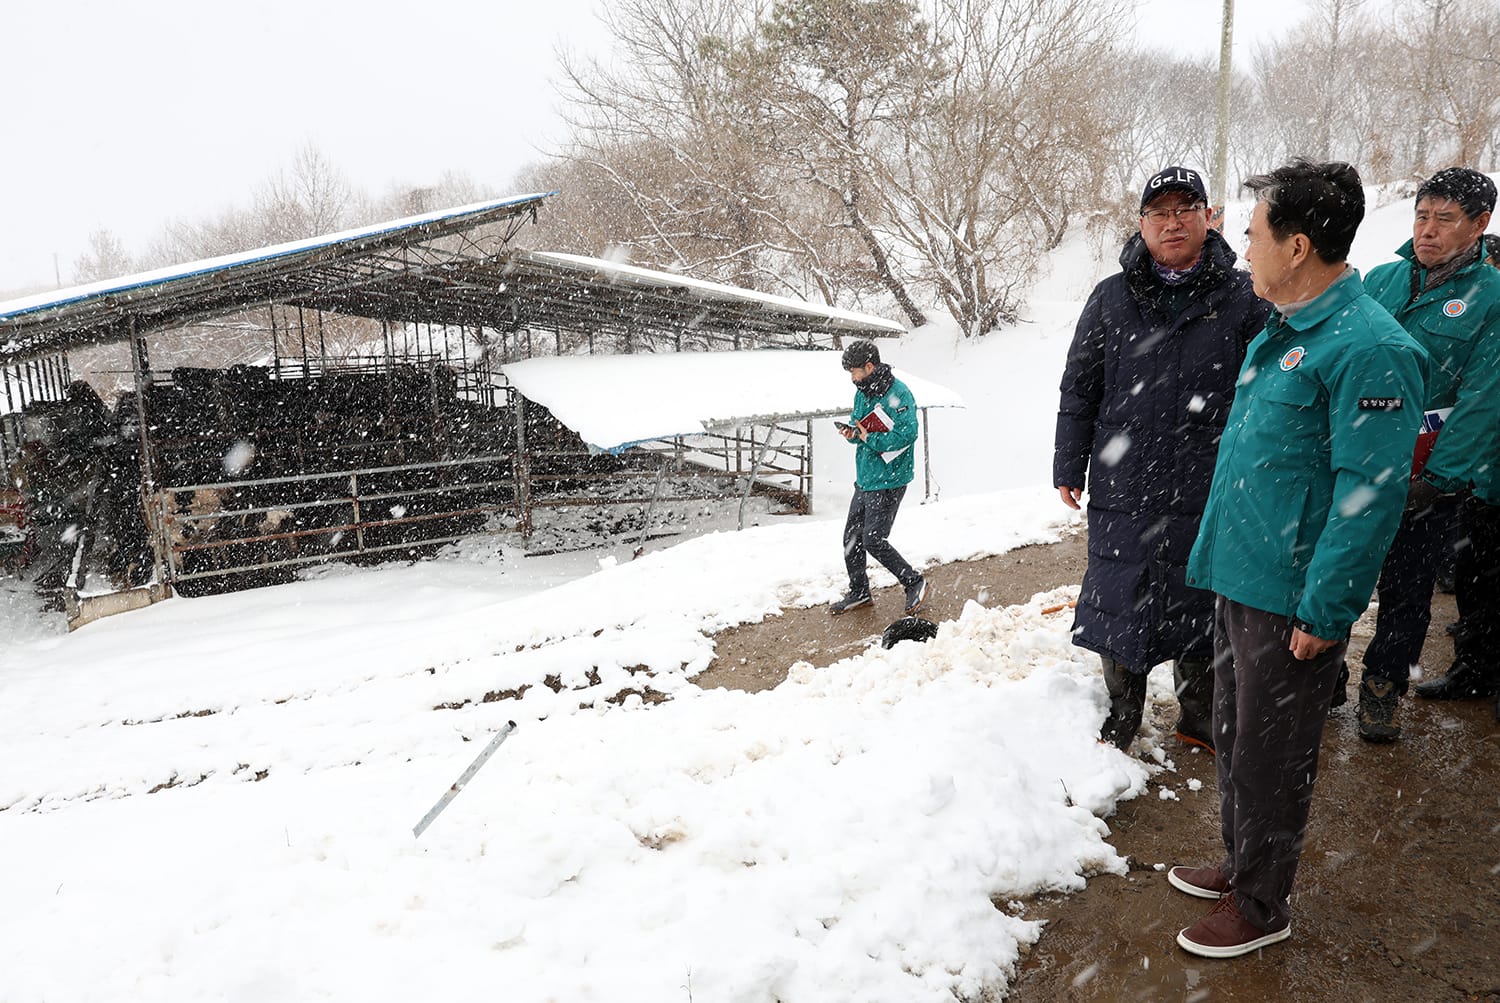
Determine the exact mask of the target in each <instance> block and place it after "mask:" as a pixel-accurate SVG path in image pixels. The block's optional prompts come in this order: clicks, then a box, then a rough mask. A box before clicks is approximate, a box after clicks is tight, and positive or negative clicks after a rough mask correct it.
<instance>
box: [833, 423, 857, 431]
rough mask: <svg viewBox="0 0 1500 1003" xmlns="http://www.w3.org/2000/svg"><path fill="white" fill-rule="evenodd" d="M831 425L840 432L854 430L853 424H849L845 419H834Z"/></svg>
mask: <svg viewBox="0 0 1500 1003" xmlns="http://www.w3.org/2000/svg"><path fill="white" fill-rule="evenodd" d="M833 427H834V428H836V429H838V430H839V431H840V432H852V431H854V426H853V425H851V424H849V423H848V422H847V421H835V422H834V423H833Z"/></svg>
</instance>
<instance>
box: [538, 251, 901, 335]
mask: <svg viewBox="0 0 1500 1003" xmlns="http://www.w3.org/2000/svg"><path fill="white" fill-rule="evenodd" d="M529 257H530V258H532V259H533V260H536V261H539V262H546V263H548V264H550V265H552V266H553V267H555V268H560V269H568V270H575V271H578V272H582V273H588V274H593V275H597V276H599V277H601V278H603V279H605V280H606V281H609V282H611V283H617V284H621V285H626V286H633V287H636V288H640V289H662V288H668V289H677V290H680V291H684V292H689V293H691V292H696V293H698V294H699V295H700V296H701V297H702V299H703V301H704V302H705V303H706V302H709V301H711V300H713V299H727V300H732V301H739V302H741V303H744V304H747V305H751V306H756V307H759V308H761V309H762V310H765V311H767V312H772V313H784V314H787V315H789V316H792V317H805V318H810V319H816V320H818V321H820V322H821V323H822V324H823V325H825V326H827V327H828V328H831V329H836V328H839V327H841V326H843V327H845V328H846V329H848V330H851V331H857V332H858V333H859V334H861V335H864V336H866V337H869V336H872V335H874V336H879V335H882V334H883V335H885V336H887V337H893V338H894V337H899V336H901V335H902V334H905V333H906V329H905V328H903V327H902V326H901V325H900V324H898V323H896V322H895V321H893V320H886V319H885V318H883V317H876V316H873V315H871V314H867V313H856V312H855V311H853V310H842V309H840V308H838V307H831V306H816V305H814V304H812V303H807V302H805V301H803V300H796V299H791V298H790V297H786V296H775V295H772V294H771V293H762V292H756V291H755V290H753V289H741V288H739V287H737V286H727V285H723V284H722V283H718V282H709V281H706V280H704V279H695V278H692V277H690V276H687V275H678V274H676V273H675V272H662V271H656V270H653V269H650V268H639V267H637V266H635V265H629V264H624V263H622V262H618V261H611V260H607V259H605V258H587V257H583V256H582V255H578V254H559V253H557V252H554V251H536V252H533V253H531V254H530V255H529Z"/></svg>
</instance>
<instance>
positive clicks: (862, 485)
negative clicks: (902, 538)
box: [828, 340, 927, 616]
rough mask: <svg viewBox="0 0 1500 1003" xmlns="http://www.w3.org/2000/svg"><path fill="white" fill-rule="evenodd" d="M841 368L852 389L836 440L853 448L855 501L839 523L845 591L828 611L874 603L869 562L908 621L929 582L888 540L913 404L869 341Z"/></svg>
mask: <svg viewBox="0 0 1500 1003" xmlns="http://www.w3.org/2000/svg"><path fill="white" fill-rule="evenodd" d="M840 361H841V362H842V364H843V366H844V370H845V372H847V373H848V374H849V379H850V380H851V381H853V383H854V408H853V410H852V411H851V412H850V418H851V419H852V424H844V423H843V422H840V423H839V434H841V435H842V436H843V437H844V439H845V440H846V441H848V442H849V443H851V444H852V445H853V446H854V496H853V497H852V498H850V500H849V517H848V519H847V520H846V521H845V523H844V567H845V569H846V570H847V571H848V572H849V591H848V592H847V593H846V594H845V595H844V597H843V598H842V599H840V600H838V601H837V602H835V603H833V604H831V605H830V606H829V607H828V612H830V613H832V614H833V615H834V616H839V615H841V614H843V613H847V612H849V611H850V610H852V609H858V608H859V607H861V606H868V605H869V604H870V603H871V602H873V601H874V599H873V597H872V596H871V595H870V578H869V572H868V571H867V570H866V567H865V564H866V561H865V557H866V555H869V556H870V557H873V558H875V560H877V561H879V562H880V563H881V564H882V565H884V566H885V569H886V570H887V571H889V572H890V573H891V574H893V575H895V576H896V581H898V582H900V583H901V587H902V588H903V589H904V590H905V593H906V594H905V609H906V613H907V615H908V616H910V615H911V614H912V613H915V612H916V611H917V610H918V609H920V608H921V606H922V600H923V598H924V597H925V596H926V595H927V579H926V578H924V577H923V576H922V573H921V572H920V571H918V570H916V569H915V568H913V567H912V566H911V565H910V564H908V563H907V562H906V559H905V558H904V557H902V556H901V555H900V554H899V553H897V551H896V548H895V547H893V546H891V541H890V536H891V527H892V526H893V525H895V523H896V513H897V512H898V511H899V510H900V508H901V499H902V497H904V496H905V494H906V486H907V485H908V484H910V483H911V481H912V477H913V476H914V471H915V467H914V462H913V459H912V453H913V447H914V446H915V444H916V441H917V402H916V400H915V399H914V398H913V397H912V393H911V390H909V389H908V388H907V386H906V384H905V383H902V382H901V381H900V380H898V379H896V374H895V373H894V372H892V371H891V367H890V366H888V365H887V364H885V363H884V362H881V361H880V349H878V348H876V347H875V343H874V342H872V341H864V340H860V341H856V342H853V343H851V344H850V345H849V347H848V348H846V349H844V354H843V357H842V359H841V360H840Z"/></svg>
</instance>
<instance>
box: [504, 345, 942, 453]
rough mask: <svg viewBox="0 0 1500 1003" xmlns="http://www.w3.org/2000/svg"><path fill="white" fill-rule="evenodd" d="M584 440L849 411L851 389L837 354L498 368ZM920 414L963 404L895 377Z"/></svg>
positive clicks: (645, 358)
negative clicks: (923, 410) (925, 409)
mask: <svg viewBox="0 0 1500 1003" xmlns="http://www.w3.org/2000/svg"><path fill="white" fill-rule="evenodd" d="M500 371H501V372H502V373H504V374H505V378H506V379H507V380H509V381H510V383H511V385H512V386H514V387H515V388H516V389H517V390H519V391H520V392H521V393H522V394H524V395H525V396H526V398H527V399H528V400H533V401H536V402H537V403H538V404H542V405H544V406H545V407H546V408H547V409H548V410H550V411H551V412H552V414H553V415H554V416H555V417H556V418H557V420H558V421H560V422H562V423H563V424H564V425H566V426H567V427H568V428H571V429H572V430H573V431H575V432H577V433H578V434H579V436H581V437H582V439H583V441H584V442H587V443H589V444H590V445H593V446H597V447H598V448H600V449H609V450H618V449H621V448H624V447H625V446H629V445H631V444H633V443H637V442H643V441H645V440H647V439H657V438H665V437H669V436H674V435H693V434H697V433H701V432H704V431H707V430H708V429H710V428H715V427H724V426H729V425H735V424H741V423H744V422H745V421H747V420H749V419H770V418H773V417H777V416H781V417H816V416H827V415H838V414H847V413H848V411H849V406H850V405H851V404H852V403H853V402H854V385H853V384H852V383H851V382H850V381H849V374H848V373H846V372H845V371H844V370H843V368H842V367H841V366H840V365H839V353H838V352H834V351H806V352H801V351H780V350H777V351H741V352H676V353H666V354H658V355H578V356H554V357H550V358H538V359H526V360H524V361H522V362H512V363H509V364H507V365H504V366H502V367H500ZM896 378H897V379H899V380H901V382H903V383H905V384H906V385H907V386H908V387H910V388H911V392H912V394H913V395H914V396H915V397H916V399H917V406H918V407H963V406H964V402H963V398H962V397H960V396H959V395H958V394H957V393H955V392H954V391H952V390H949V389H948V388H947V387H944V386H941V385H939V384H937V383H933V382H931V381H929V380H924V379H921V378H920V377H917V376H913V375H911V374H910V373H905V372H902V371H901V370H899V369H898V370H896Z"/></svg>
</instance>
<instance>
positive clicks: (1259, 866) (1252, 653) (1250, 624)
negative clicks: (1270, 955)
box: [1214, 596, 1348, 930]
mask: <svg viewBox="0 0 1500 1003" xmlns="http://www.w3.org/2000/svg"><path fill="white" fill-rule="evenodd" d="M1291 637H1292V624H1291V621H1290V620H1288V619H1287V618H1286V617H1284V616H1277V615H1276V614H1274V613H1267V612H1265V611H1263V610H1258V609H1251V608H1250V607H1248V606H1243V605H1241V604H1240V603H1237V602H1233V601H1232V600H1229V599H1225V598H1224V597H1223V596H1219V597H1218V602H1217V604H1216V605H1215V607H1214V748H1215V750H1216V751H1217V753H1218V756H1217V758H1216V765H1217V766H1218V771H1219V820H1220V824H1221V826H1222V829H1223V835H1224V852H1225V857H1224V863H1223V865H1222V866H1223V870H1224V873H1225V874H1227V875H1229V883H1230V886H1231V887H1232V889H1233V893H1234V897H1235V904H1236V905H1237V906H1238V907H1239V910H1240V913H1241V915H1243V916H1244V917H1245V918H1246V919H1248V920H1249V921H1250V922H1252V923H1254V924H1255V925H1256V926H1258V927H1260V928H1261V929H1263V930H1277V929H1280V928H1282V927H1284V926H1285V925H1286V924H1287V923H1288V922H1289V921H1290V919H1291V912H1290V908H1289V905H1288V902H1287V899H1288V898H1289V897H1290V895H1291V893H1292V881H1293V879H1294V878H1295V877H1296V875H1297V861H1298V859H1299V858H1300V857H1301V856H1302V840H1303V836H1304V834H1305V833H1306V831H1307V815H1308V809H1309V808H1310V806H1311V805H1312V793H1313V783H1314V781H1316V780H1317V777H1318V744H1319V742H1320V741H1321V739H1322V737H1323V724H1324V722H1325V721H1326V720H1327V719H1328V701H1329V699H1330V698H1332V696H1333V688H1334V685H1335V683H1336V681H1337V679H1338V674H1339V666H1340V665H1341V664H1342V663H1343V660H1344V649H1345V648H1347V647H1348V642H1347V641H1340V642H1339V643H1338V644H1335V645H1334V646H1333V647H1331V648H1329V649H1328V650H1327V651H1325V652H1323V653H1322V654H1321V655H1319V656H1318V657H1316V658H1314V659H1311V660H1309V661H1305V662H1299V661H1298V660H1297V659H1295V658H1293V657H1292V653H1291V651H1290V650H1289V648H1288V647H1287V646H1288V645H1289V644H1290V643H1291Z"/></svg>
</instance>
